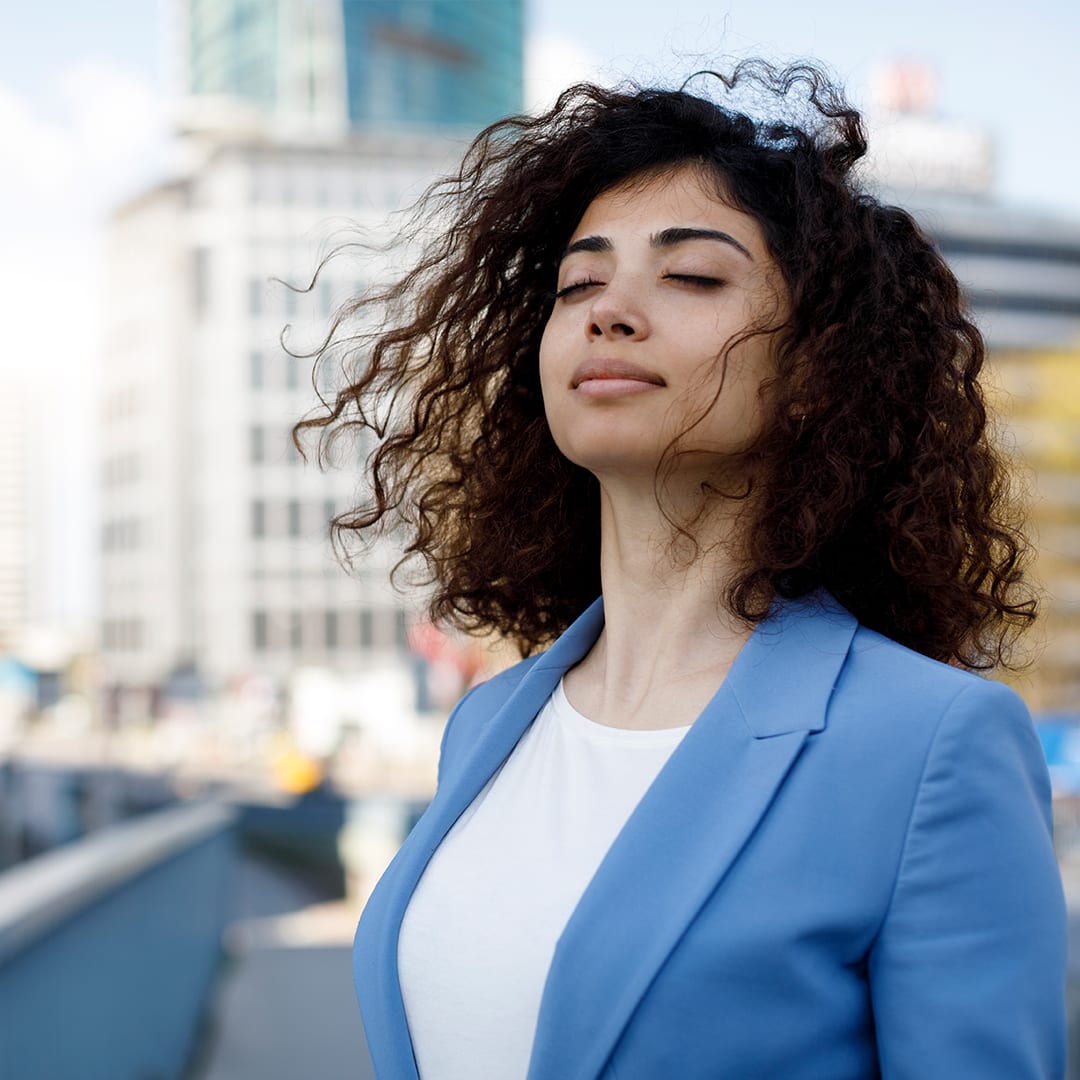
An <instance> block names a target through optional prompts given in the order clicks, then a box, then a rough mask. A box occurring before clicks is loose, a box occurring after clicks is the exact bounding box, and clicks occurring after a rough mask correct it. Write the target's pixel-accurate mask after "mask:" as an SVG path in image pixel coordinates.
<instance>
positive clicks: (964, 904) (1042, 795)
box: [869, 681, 1066, 1080]
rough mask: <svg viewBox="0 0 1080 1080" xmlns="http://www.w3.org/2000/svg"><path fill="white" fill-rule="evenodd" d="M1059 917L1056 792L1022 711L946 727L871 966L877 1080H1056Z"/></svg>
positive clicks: (1016, 703) (999, 696)
mask: <svg viewBox="0 0 1080 1080" xmlns="http://www.w3.org/2000/svg"><path fill="white" fill-rule="evenodd" d="M1065 966H1066V914H1065V904H1064V898H1063V895H1062V888H1061V878H1060V876H1059V873H1058V869H1057V863H1056V861H1055V857H1054V850H1053V843H1052V837H1051V817H1050V784H1049V777H1048V775H1047V769H1046V764H1045V760H1044V758H1043V755H1042V751H1041V748H1040V746H1039V741H1038V737H1037V735H1036V734H1035V730H1034V727H1033V725H1032V723H1031V719H1030V717H1029V715H1028V712H1027V709H1026V708H1025V707H1024V705H1023V703H1022V702H1021V701H1020V699H1019V698H1018V697H1017V696H1016V695H1015V694H1014V693H1013V692H1012V691H1011V690H1009V689H1008V688H1006V687H1004V686H1002V685H1000V684H997V683H992V682H982V681H977V682H976V681H972V682H971V683H969V684H968V686H967V687H966V688H965V689H964V690H962V691H961V692H960V694H959V695H958V696H957V697H956V698H955V699H954V700H953V703H952V705H951V706H950V707H949V709H948V710H947V711H946V713H945V714H944V715H943V717H942V720H941V722H940V724H939V725H938V728H937V730H936V733H935V735H934V737H933V740H932V742H931V744H930V748H929V751H928V753H927V756H926V759H925V763H924V766H923V773H922V777H921V779H920V782H919V786H918V790H917V793H916V797H915V801H914V805H913V807H912V811H911V817H910V821H909V824H908V830H907V836H906V840H905V843H904V849H903V853H902V856H901V859H900V864H899V869H898V873H897V877H896V880H895V883H894V886H893V894H892V898H891V901H890V904H889V908H888V911H887V914H886V916H885V919H884V921H883V923H882V926H881V928H880V930H879V933H878V935H877V938H876V941H875V944H874V947H873V949H872V950H871V953H870V958H869V979H870V991H871V997H872V1004H873V1010H874V1020H875V1026H876V1032H877V1042H878V1053H879V1057H880V1061H881V1071H882V1078H883V1080H937V1078H941V1080H975V1078H978V1080H1061V1078H1063V1077H1064V1075H1065V1042H1066V1036H1065Z"/></svg>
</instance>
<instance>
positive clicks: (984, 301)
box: [869, 64, 1080, 714]
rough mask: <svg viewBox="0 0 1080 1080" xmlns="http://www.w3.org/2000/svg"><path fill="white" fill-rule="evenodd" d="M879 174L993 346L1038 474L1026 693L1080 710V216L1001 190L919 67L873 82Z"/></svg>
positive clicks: (1010, 431)
mask: <svg viewBox="0 0 1080 1080" xmlns="http://www.w3.org/2000/svg"><path fill="white" fill-rule="evenodd" d="M873 89H874V97H875V103H874V106H875V107H874V109H873V112H872V115H873V121H874V122H873V125H872V135H871V140H870V143H871V147H872V157H871V160H870V162H869V172H870V175H871V176H872V178H873V181H874V183H875V185H876V187H877V188H878V189H879V191H880V193H881V195H882V196H883V197H884V198H886V199H888V200H890V201H895V202H897V203H899V204H900V205H903V206H904V207H906V208H907V209H908V210H910V211H911V212H912V213H913V214H914V215H915V217H916V218H917V219H918V220H919V221H920V223H921V224H922V225H923V227H924V228H925V229H926V230H927V231H928V232H929V233H930V234H931V235H932V236H933V237H934V238H935V240H936V242H937V244H938V246H939V247H940V249H941V251H942V254H944V256H945V257H946V258H947V259H948V261H949V264H950V265H951V267H952V268H953V270H954V271H955V273H956V275H957V277H958V278H959V280H960V282H961V284H962V285H963V286H964V288H965V290H966V292H967V294H968V297H969V299H970V302H971V305H972V307H973V309H974V312H975V315H976V319H977V321H978V323H979V326H980V327H981V329H982V331H983V333H984V335H985V337H986V341H987V344H988V346H989V350H990V368H991V371H990V382H991V384H992V385H993V386H994V387H995V393H994V397H995V403H996V406H997V408H998V410H999V412H1000V414H1001V416H1002V419H1003V421H1004V423H1003V431H1002V436H1003V442H1004V445H1005V447H1006V448H1007V449H1008V450H1009V451H1010V452H1012V453H1014V454H1015V455H1016V458H1017V460H1018V464H1020V466H1021V468H1022V469H1026V470H1027V473H1028V475H1029V476H1030V477H1031V479H1032V480H1033V481H1034V490H1033V491H1032V495H1033V499H1032V511H1033V526H1034V529H1033V533H1034V538H1035V540H1036V542H1037V544H1038V549H1039V559H1038V563H1037V565H1036V567H1035V572H1036V576H1037V578H1038V579H1039V581H1040V582H1041V584H1042V586H1043V587H1044V588H1045V590H1046V595H1045V600H1044V605H1043V612H1044V619H1043V620H1042V623H1041V627H1040V630H1039V631H1038V632H1037V633H1036V635H1035V636H1036V637H1037V638H1038V639H1039V642H1040V643H1041V647H1040V648H1039V649H1038V656H1037V659H1036V662H1035V663H1034V664H1033V665H1032V667H1031V669H1030V670H1029V671H1028V672H1027V673H1026V674H1025V675H1023V676H1022V677H1021V678H1020V679H1019V680H1018V681H1017V686H1018V689H1019V690H1020V691H1021V692H1022V693H1023V695H1024V697H1025V698H1026V699H1027V701H1028V704H1029V705H1030V707H1031V708H1032V709H1033V710H1035V711H1036V712H1071V713H1076V714H1080V221H1076V220H1067V219H1062V218H1061V217H1059V216H1055V215H1052V214H1048V213H1045V212H1041V211H1039V210H1038V209H1029V208H1025V207H1016V206H1010V205H1007V204H1004V203H1002V202H1001V201H1000V200H998V199H996V198H995V197H994V188H993V181H994V169H993V165H994V147H993V143H992V141H991V139H990V137H989V136H988V134H987V133H986V132H984V131H982V130H980V129H978V128H975V127H973V126H971V125H969V124H964V123H962V122H958V121H954V120H950V119H946V118H943V117H941V116H939V115H938V114H937V113H936V111H935V96H936V89H937V88H936V77H935V75H934V73H933V71H932V70H930V69H928V68H926V67H924V66H921V65H918V64H895V65H891V66H888V67H884V68H882V69H881V70H880V71H879V72H878V74H877V77H876V79H875V85H874V88H873Z"/></svg>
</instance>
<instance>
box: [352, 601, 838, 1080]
mask: <svg viewBox="0 0 1080 1080" xmlns="http://www.w3.org/2000/svg"><path fill="white" fill-rule="evenodd" d="M602 626H603V606H602V602H601V601H600V600H597V601H596V602H595V603H593V604H592V605H591V606H590V607H589V608H588V609H587V610H586V611H585V612H584V613H583V614H582V615H581V616H580V617H579V618H578V619H577V620H576V621H575V622H574V623H573V624H572V625H571V626H570V627H569V628H568V629H567V630H566V632H565V633H564V634H563V635H562V636H561V637H560V638H559V639H558V640H557V641H556V642H555V644H554V645H552V647H551V648H550V649H549V650H548V651H547V652H546V653H544V654H542V655H541V656H540V657H538V658H537V659H536V660H535V661H534V662H533V663H532V665H531V666H530V667H529V668H528V670H527V671H526V672H525V674H524V675H523V677H522V678H521V680H520V682H519V683H518V684H517V686H516V688H515V689H514V690H513V691H512V692H511V693H510V695H509V697H508V698H507V699H506V701H505V702H504V703H503V704H502V706H501V707H500V708H498V709H497V710H496V711H495V712H494V714H493V715H492V716H491V717H490V718H488V719H487V720H486V721H484V722H482V723H481V724H480V725H479V726H478V729H477V734H476V737H475V740H474V741H473V743H472V746H471V747H470V748H469V749H468V750H467V751H465V755H464V757H463V758H462V759H461V760H460V762H458V761H455V762H454V764H453V766H452V767H451V768H450V769H449V770H448V771H447V773H446V774H445V775H444V778H443V784H442V786H441V787H440V789H439V791H438V793H437V794H436V797H435V799H434V801H433V802H432V804H431V807H430V808H429V810H428V812H427V813H426V814H425V815H424V816H423V817H422V818H421V820H420V822H419V823H418V824H417V825H416V827H415V829H414V830H413V833H412V835H411V836H410V837H409V842H408V843H407V844H405V845H404V847H403V848H402V849H401V852H400V853H399V857H398V858H397V859H395V861H394V863H393V864H392V865H391V867H390V869H389V870H388V871H387V873H386V875H385V877H384V881H383V883H382V885H381V886H380V889H385V890H386V895H387V903H386V906H385V907H384V908H383V909H382V911H381V912H380V914H379V915H378V918H379V920H380V922H382V924H383V925H382V928H381V931H380V932H378V933H375V934H374V935H373V936H374V938H375V940H377V941H378V943H379V953H380V955H379V956H378V959H377V964H378V970H379V972H380V974H381V975H382V978H380V979H378V980H376V981H375V982H374V983H372V982H370V981H368V982H367V985H366V988H365V987H364V986H363V985H358V991H359V992H360V994H361V1004H362V1007H363V1010H364V1017H365V1028H366V1029H368V1035H369V1042H370V1044H371V1051H372V1056H373V1058H374V1059H375V1061H376V1064H377V1065H380V1068H382V1065H381V1064H380V1063H384V1064H385V1072H386V1076H387V1077H388V1078H389V1077H393V1078H394V1080H416V1076H417V1073H416V1068H415V1063H414V1062H413V1061H412V1055H411V1053H409V1047H410V1045H411V1044H410V1041H409V1035H408V1025H407V1023H406V1019H405V1011H404V1006H403V1003H402V1000H401V989H400V984H399V982H398V973H397V940H398V933H399V930H400V926H401V919H402V917H403V915H404V912H405V908H406V906H407V905H408V902H409V898H410V897H411V895H412V892H413V890H414V888H415V887H416V883H417V882H418V881H419V879H420V875H421V874H422V873H423V871H424V868H425V866H426V865H427V863H428V861H429V859H430V858H431V856H432V854H433V853H434V851H435V849H436V848H437V847H438V845H439V843H440V842H441V841H442V839H443V837H444V836H445V835H446V833H447V832H448V831H449V829H450V828H451V826H452V825H453V824H454V822H455V821H456V820H457V818H458V817H459V816H460V815H461V813H462V812H463V811H464V810H465V808H466V807H467V806H468V805H469V804H470V803H471V802H472V800H473V799H474V798H475V797H476V795H477V794H478V793H479V792H480V790H481V789H482V788H483V786H484V785H485V784H486V783H487V781H488V780H489V779H490V778H491V776H492V775H493V774H494V772H495V770H496V769H498V767H499V766H500V765H501V764H502V762H503V761H504V760H505V759H506V757H507V756H508V755H509V754H510V752H511V751H512V750H513V748H514V746H515V744H516V743H517V741H518V739H520V737H521V735H522V734H523V733H524V731H525V730H526V729H527V728H528V726H529V725H530V724H531V723H532V721H533V720H534V719H535V717H536V714H537V713H538V712H539V710H540V708H541V707H542V706H543V704H544V702H545V701H547V699H548V697H549V696H550V695H551V693H552V691H553V690H554V689H555V687H556V686H557V684H558V682H559V679H561V678H562V676H563V674H564V673H565V672H566V671H567V670H568V669H569V668H570V667H572V666H573V665H574V664H576V663H577V662H578V661H579V660H580V659H582V658H583V657H584V656H585V654H586V653H587V652H588V651H589V649H590V648H591V647H592V645H593V643H594V642H595V641H596V638H597V636H598V635H599V633H600V629H601V627H602ZM856 627H857V623H856V621H855V619H854V617H853V616H852V615H851V614H850V613H849V612H847V611H846V610H845V609H844V608H842V607H841V606H840V605H839V604H838V603H837V602H836V601H835V600H833V599H832V598H831V597H830V596H828V594H826V593H816V594H813V595H811V596H810V597H807V598H804V599H802V600H799V601H784V602H781V603H778V604H777V605H776V606H775V608H774V610H773V612H772V613H771V615H770V616H769V618H768V619H766V620H764V621H763V622H762V623H761V624H760V625H759V626H758V627H757V628H756V629H755V631H754V633H753V634H752V635H751V637H750V639H749V640H748V641H747V643H746V644H745V645H744V646H743V649H742V650H741V652H740V653H739V655H738V657H737V658H736V660H735V663H734V664H733V665H732V668H731V670H730V671H729V673H728V675H727V678H726V679H725V680H724V683H723V685H722V686H721V687H720V689H719V690H718V691H717V693H716V695H715V696H714V697H713V699H712V700H711V701H710V702H709V704H708V705H707V706H706V707H705V710H704V711H703V712H702V714H701V716H700V717H698V719H697V720H696V722H695V723H694V725H693V727H692V728H691V729H690V731H689V732H688V733H687V735H686V737H685V738H684V739H683V740H682V742H681V743H680V744H679V746H678V748H677V749H676V750H675V752H674V753H673V754H672V756H671V758H670V759H669V760H668V762H667V764H666V765H665V766H664V768H663V769H662V770H661V771H660V774H659V775H658V776H657V778H656V780H655V782H654V783H653V784H652V786H651V787H650V788H649V790H648V791H647V792H646V793H645V796H644V797H643V798H642V800H641V802H640V803H639V804H638V806H637V808H636V809H635V810H634V812H633V813H632V814H631V816H630V819H629V820H628V821H627V823H626V825H625V826H624V827H623V829H622V831H621V832H620V833H619V835H618V836H617V837H616V839H615V842H614V843H613V845H612V847H611V849H610V850H609V851H608V853H607V855H606V856H605V857H604V859H603V861H602V862H601V864H600V867H599V868H598V870H597V872H596V874H595V875H594V877H593V879H592V881H591V882H590V883H589V885H588V887H587V888H586V890H585V892H584V894H583V895H582V897H581V900H580V901H579V903H578V905H577V907H576V908H575V910H574V913H573V914H572V915H571V917H570V920H569V922H568V923H567V925H566V927H565V929H564V931H563V933H562V936H561V937H560V938H559V941H558V943H557V946H556V949H555V955H554V958H553V960H552V964H551V968H550V970H549V972H548V977H547V982H546V984H545V989H544V995H543V999H542V1001H541V1007H540V1016H539V1021H538V1025H537V1032H536V1037H535V1041H534V1045H533V1052H532V1060H531V1065H530V1069H529V1074H528V1080H595V1078H596V1077H597V1076H599V1075H600V1073H601V1072H602V1069H603V1066H604V1063H605V1061H606V1060H607V1059H608V1057H609V1056H610V1054H611V1052H612V1051H613V1049H614V1047H615V1044H616V1043H617V1042H618V1039H619V1037H620V1035H621V1034H622V1031H623V1029H624V1028H625V1026H626V1024H627V1023H628V1021H629V1019H630V1016H631V1014H632V1013H633V1011H634V1009H635V1008H636V1006H637V1004H638V1002H639V1001H640V999H641V997H642V995H643V994H644V993H645V990H646V989H647V987H648V985H649V983H650V982H651V981H652V979H653V977H654V976H655V974H656V972H657V971H658V970H659V968H660V967H661V965H662V964H663V963H664V961H665V960H666V958H667V957H668V955H669V954H670V953H671V951H672V949H673V948H674V947H675V945H676V944H677V942H678V940H679V938H680V937H681V936H682V934H683V932H684V930H685V929H686V927H687V925H688V924H689V922H690V921H692V920H693V918H694V917H695V915H696V914H697V912H698V911H699V910H700V908H701V906H702V905H703V904H704V903H705V901H706V900H707V898H708V896H709V895H710V894H711V893H712V892H713V890H714V889H715V888H716V887H717V885H718V884H719V883H720V882H721V880H722V879H723V877H724V876H725V874H726V873H727V871H728V869H729V868H730V866H731V864H732V863H733V862H734V860H735V859H736V858H737V857H738V855H739V852H740V851H741V850H742V848H743V846H744V845H745V844H746V842H747V840H748V839H749V837H750V835H751V834H752V833H753V831H754V828H755V826H756V825H757V823H758V821H759V820H760V818H761V816H762V815H763V814H764V813H765V811H766V809H767V808H768V806H769V804H770V803H771V802H772V799H773V797H774V795H775V793H776V791H777V790H778V788H779V787H780V785H781V784H782V782H783V780H784V777H785V776H786V775H787V772H788V770H789V769H790V768H791V765H792V764H793V762H794V761H795V759H796V757H797V756H798V754H799V751H800V750H801V748H802V746H803V743H804V741H805V739H806V738H807V736H808V734H809V733H811V732H817V731H821V730H822V729H823V728H824V727H825V723H826V709H827V706H828V702H829V697H830V695H831V693H832V690H833V687H834V685H835V683H836V680H837V678H838V677H839V673H840V670H841V668H842V666H843V663H844V659H845V657H846V655H847V651H848V648H849V646H850V644H851V640H852V637H853V636H854V633H855V629H856ZM627 896H633V897H634V902H633V903H632V904H627V903H626V897H627ZM628 942H634V943H635V946H634V947H633V948H627V943H628ZM358 982H360V980H358ZM384 1035H385V1037H386V1040H387V1041H386V1043H385V1044H384V1043H383V1036H384ZM376 1040H378V1044H379V1045H376ZM392 1045H396V1046H397V1047H398V1048H399V1050H400V1052H397V1053H395V1052H394V1051H393V1050H392ZM382 1075H383V1071H380V1076H382Z"/></svg>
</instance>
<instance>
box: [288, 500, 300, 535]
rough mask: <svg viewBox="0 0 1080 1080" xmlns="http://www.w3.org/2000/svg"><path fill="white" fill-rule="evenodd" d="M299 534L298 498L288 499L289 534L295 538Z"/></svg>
mask: <svg viewBox="0 0 1080 1080" xmlns="http://www.w3.org/2000/svg"><path fill="white" fill-rule="evenodd" d="M299 535H300V500H299V499H290V500H289V536H291V537H293V539H295V538H296V537H298V536H299Z"/></svg>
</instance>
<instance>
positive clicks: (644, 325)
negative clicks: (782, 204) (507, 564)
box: [540, 166, 786, 483]
mask: <svg viewBox="0 0 1080 1080" xmlns="http://www.w3.org/2000/svg"><path fill="white" fill-rule="evenodd" d="M785 310H786V299H785V293H784V289H783V284H782V278H781V275H780V273H779V270H778V269H777V267H776V265H775V263H774V262H773V260H772V259H771V258H770V256H769V254H768V252H767V250H766V247H765V241H764V237H763V235H762V232H761V229H760V227H759V226H758V224H757V222H756V220H755V219H754V218H752V217H751V216H750V215H748V214H745V213H742V212H741V211H739V210H734V209H732V208H731V207H730V206H727V205H725V204H724V203H723V202H720V201H719V200H718V199H717V197H716V194H715V188H714V186H713V185H711V184H709V182H708V181H707V180H705V179H703V177H702V174H701V172H700V171H699V170H698V169H696V168H694V167H692V166H685V167H681V168H679V169H677V170H676V171H673V172H668V173H664V174H662V175H656V176H653V177H649V178H646V179H644V180H642V179H640V178H639V179H638V180H637V181H636V182H634V183H631V184H627V185H623V186H620V187H616V188H613V189H612V190H611V191H608V192H605V193H604V194H602V195H600V196H598V197H597V198H596V199H595V200H593V202H592V203H591V204H590V205H589V208H588V209H587V210H586V211H585V214H584V216H583V217H582V219H581V221H580V222H579V223H578V226H577V228H576V229H575V230H574V234H573V236H572V237H571V238H570V243H569V245H568V246H567V248H566V252H565V254H564V255H563V259H562V262H561V264H560V266H559V276H558V285H557V298H556V300H555V306H554V308H553V310H552V312H551V316H550V318H549V319H548V322H547V326H546V327H545V329H544V336H543V340H542V341H541V345H540V381H541V386H542V389H543V395H544V408H545V411H546V413H547V419H548V423H549V425H550V427H551V431H552V434H553V436H554V438H555V442H556V444H557V445H558V447H559V449H560V450H561V451H562V452H563V454H565V455H566V457H568V458H569V459H570V460H571V461H573V462H575V463H576V464H578V465H581V466H583V467H584V468H586V469H589V470H590V471H592V472H594V473H595V474H596V475H597V476H599V477H601V478H602V479H603V477H604V475H605V474H625V475H630V474H640V475H641V476H643V477H647V478H648V480H649V482H650V483H651V482H652V477H653V476H654V475H655V471H656V467H657V465H658V463H659V461H660V458H661V455H662V454H663V452H664V450H665V448H666V447H667V446H668V444H669V443H670V441H671V440H672V438H674V437H675V436H676V435H678V434H680V433H682V432H685V431H686V429H687V428H688V427H690V426H691V425H693V426H692V430H690V431H689V432H687V434H686V436H685V438H683V439H681V440H680V442H679V444H678V445H679V448H680V450H682V451H687V452H688V453H687V454H686V455H685V456H684V455H682V454H680V457H679V459H678V460H679V467H680V469H687V470H690V469H692V470H694V471H695V472H697V471H704V472H705V473H708V472H709V471H710V470H711V469H714V468H715V467H716V466H717V464H719V462H720V461H722V460H728V461H730V460H732V458H731V455H735V454H738V452H739V451H741V450H744V449H746V448H747V447H748V446H749V445H750V444H751V442H752V441H753V439H754V438H755V437H756V436H757V435H758V434H759V432H760V430H761V426H762V423H763V420H764V410H765V408H766V405H767V402H764V401H762V399H761V396H760V394H759V390H760V388H761V385H762V382H763V381H764V380H766V379H768V378H769V377H770V376H771V375H772V374H773V371H774V364H773V356H772V348H771V339H770V336H769V335H758V336H755V337H752V338H750V340H748V341H746V342H743V343H741V344H738V345H736V346H735V347H734V348H732V349H731V351H730V352H729V353H728V354H727V356H726V360H725V356H724V353H725V347H726V346H727V345H728V343H729V342H731V341H732V340H733V339H735V338H736V337H738V335H739V334H740V333H741V332H743V331H744V330H746V329H747V328H748V327H750V326H757V325H763V324H775V323H776V322H778V321H780V319H781V318H782V316H783V314H784V312H785ZM721 383H722V388H721ZM718 391H719V394H718ZM695 422H696V423H695Z"/></svg>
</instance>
